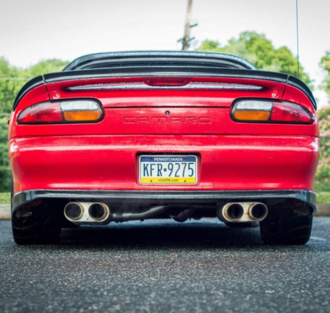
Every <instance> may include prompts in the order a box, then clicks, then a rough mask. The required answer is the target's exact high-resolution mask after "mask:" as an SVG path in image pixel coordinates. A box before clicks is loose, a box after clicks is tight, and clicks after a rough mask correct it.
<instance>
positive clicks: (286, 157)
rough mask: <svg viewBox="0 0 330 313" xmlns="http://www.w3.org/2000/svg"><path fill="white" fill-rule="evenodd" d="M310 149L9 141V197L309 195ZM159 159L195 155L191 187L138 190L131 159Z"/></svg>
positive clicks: (160, 140) (181, 140) (312, 144)
mask: <svg viewBox="0 0 330 313" xmlns="http://www.w3.org/2000/svg"><path fill="white" fill-rule="evenodd" d="M318 145H319V139H318V138H317V137H312V136H282V137H281V136H224V135H222V136H221V135H198V136H197V135H147V136H143V135H117V136H115V135H112V136H111V135H106V136H40V137H25V138H14V139H11V140H10V142H9V157H10V164H11V168H12V172H13V178H14V194H18V193H20V192H22V191H25V192H27V193H31V191H30V190H49V191H53V192H55V193H56V192H59V191H60V190H66V191H65V192H68V193H70V190H72V191H74V190H80V191H81V192H87V193H90V194H95V193H96V192H95V191H94V190H98V191H100V192H101V191H102V190H104V191H105V194H106V193H108V190H113V191H120V190H123V191H124V190H127V191H130V192H132V191H139V190H140V191H147V192H149V191H164V192H165V193H168V192H172V191H180V190H181V191H191V192H193V193H195V192H202V191H207V190H208V191H214V192H217V191H219V190H220V191H223V192H227V191H242V192H243V193H244V191H248V190H251V191H255V190H263V191H265V192H266V193H267V192H272V191H276V190H313V180H314V175H315V171H316V166H317V161H318ZM161 153H166V154H173V153H177V154H194V155H196V156H197V157H198V160H199V173H198V184H196V185H190V186H187V185H185V186H182V185H181V186H180V185H176V186H173V185H171V186H164V185H162V186H160V185H158V186H157V185H156V186H145V185H141V184H139V180H138V176H139V175H138V174H139V173H138V168H139V167H138V159H139V155H141V154H161ZM83 190H84V191H83ZM156 194H157V192H156Z"/></svg>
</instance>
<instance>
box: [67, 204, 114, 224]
mask: <svg viewBox="0 0 330 313" xmlns="http://www.w3.org/2000/svg"><path fill="white" fill-rule="evenodd" d="M64 216H65V217H66V218H67V219H68V220H69V221H70V222H72V223H74V224H76V225H82V224H85V225H88V224H91V225H93V224H96V223H102V224H107V223H109V218H110V209H109V207H108V206H107V205H106V204H105V203H99V202H70V203H68V204H67V205H66V206H65V207H64Z"/></svg>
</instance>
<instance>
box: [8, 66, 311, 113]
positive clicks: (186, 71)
mask: <svg viewBox="0 0 330 313" xmlns="http://www.w3.org/2000/svg"><path fill="white" fill-rule="evenodd" d="M134 76H139V77H143V76H146V77H151V76H156V77H157V76H158V77H159V76H167V77H169V76H175V77H178V76H183V77H187V76H188V77H223V78H226V77H228V78H247V79H260V80H268V81H276V82H279V83H285V84H288V85H292V86H294V87H296V88H298V89H300V90H301V91H302V92H303V93H304V94H305V95H306V96H307V97H308V98H309V100H310V101H311V102H312V104H313V106H314V108H315V109H316V108H317V105H316V101H315V99H314V96H313V94H312V92H311V91H310V89H309V88H308V87H307V85H306V84H305V83H303V82H302V81H301V80H300V79H298V78H296V77H294V76H291V75H288V74H283V73H276V72H267V71H259V70H247V69H224V68H220V67H211V66H208V65H207V66H204V65H203V64H200V65H199V66H198V67H196V66H191V65H187V64H186V65H182V66H181V65H177V64H176V65H167V66H160V65H158V64H155V65H145V66H143V67H142V66H138V65H137V64H134V63H133V64H130V65H128V64H127V65H126V66H120V64H117V66H114V67H112V68H107V69H94V70H75V71H69V70H65V71H63V72H59V73H50V74H46V75H44V76H38V77H36V78H34V79H32V80H30V81H29V82H28V83H27V84H25V85H24V86H23V88H22V89H21V90H20V92H19V93H18V95H17V97H16V99H15V102H14V105H13V110H15V109H16V107H17V105H18V103H19V101H20V100H21V99H22V98H23V96H24V95H25V94H26V93H27V92H29V91H30V90H31V89H33V88H35V87H37V86H40V85H42V84H48V83H54V82H58V81H66V80H67V81H68V80H78V79H94V78H112V77H113V78H119V77H120V78H124V77H134Z"/></svg>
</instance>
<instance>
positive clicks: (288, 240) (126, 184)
mask: <svg viewBox="0 0 330 313" xmlns="http://www.w3.org/2000/svg"><path fill="white" fill-rule="evenodd" d="M315 109H316V104H315V100H314V98H313V96H312V94H311V92H310V91H309V89H308V87H307V86H306V85H304V84H303V83H302V82H301V81H299V80H298V79H296V78H294V77H290V76H288V75H285V74H280V73H272V72H261V71H257V70H255V69H254V68H253V66H252V65H250V64H249V63H248V62H246V61H245V60H243V59H241V58H238V57H234V56H230V55H223V54H210V53H195V52H186V53H182V52H131V53H129V52H127V53H106V54H96V55H90V56H85V57H81V58H79V59H77V60H75V61H73V62H72V63H71V64H70V65H68V67H67V68H66V69H65V70H64V71H63V72H61V73H53V74H48V75H45V76H44V77H37V78H36V79H34V80H32V81H31V82H29V83H28V84H27V85H26V86H25V87H23V89H22V90H21V92H20V93H19V95H18V96H17V99H16V101H15V105H14V108H13V112H12V114H11V117H10V126H9V157H10V164H11V167H12V172H13V199H12V213H13V218H12V222H13V233H14V238H15V240H16V242H17V243H21V244H29V243H39V242H52V241H54V240H56V239H57V238H58V235H59V233H60V230H61V228H63V227H70V226H73V225H84V224H93V225H103V224H108V223H110V222H112V221H115V222H122V221H128V220H143V219H147V218H173V219H175V220H176V221H179V222H182V221H185V220H187V219H189V218H201V217H218V218H219V219H220V220H221V221H223V222H225V223H226V224H227V225H228V226H236V225H238V224H239V225H243V226H244V225H249V224H250V223H252V222H260V229H261V235H262V238H263V240H264V242H265V243H270V244H272V243H276V244H277V243H280V244H304V243H306V242H307V241H308V239H309V236H310V231H311V226H312V215H313V213H314V211H315V194H314V193H313V192H312V190H313V179H314V175H315V170H316V166H317V160H318V153H319V152H318V146H319V139H318V126H317V119H316V113H315Z"/></svg>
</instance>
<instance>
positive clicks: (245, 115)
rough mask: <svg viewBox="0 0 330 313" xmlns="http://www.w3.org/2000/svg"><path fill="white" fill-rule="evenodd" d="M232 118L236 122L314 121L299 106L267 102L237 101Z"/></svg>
mask: <svg viewBox="0 0 330 313" xmlns="http://www.w3.org/2000/svg"><path fill="white" fill-rule="evenodd" d="M232 118H233V120H234V121H237V122H267V123H296V124H311V123H313V121H314V118H313V116H312V114H311V113H310V112H309V111H307V109H305V108H304V107H302V106H301V105H298V104H294V103H290V102H273V101H267V100H239V101H237V102H236V103H235V104H234V107H233V109H232Z"/></svg>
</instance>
